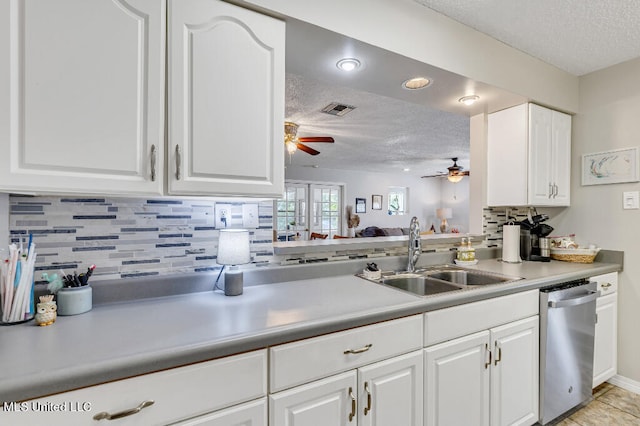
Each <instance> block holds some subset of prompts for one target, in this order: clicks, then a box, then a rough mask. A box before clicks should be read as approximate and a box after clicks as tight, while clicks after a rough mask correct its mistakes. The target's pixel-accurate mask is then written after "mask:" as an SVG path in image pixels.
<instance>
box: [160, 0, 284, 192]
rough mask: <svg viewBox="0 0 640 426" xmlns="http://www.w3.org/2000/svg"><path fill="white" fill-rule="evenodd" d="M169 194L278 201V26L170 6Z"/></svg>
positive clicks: (198, 3) (207, 0)
mask: <svg viewBox="0 0 640 426" xmlns="http://www.w3.org/2000/svg"><path fill="white" fill-rule="evenodd" d="M168 31H169V35H168V36H169V43H168V46H169V54H168V60H169V64H168V70H169V104H168V107H169V143H168V163H169V167H168V173H169V176H168V178H169V193H171V194H182V195H207V194H208V195H254V196H278V197H280V196H282V192H283V190H284V48H285V32H284V31H285V27H284V22H281V21H278V20H276V19H273V18H271V17H268V16H264V15H260V14H258V13H256V12H253V11H250V10H246V9H242V8H240V7H237V6H234V5H231V4H228V3H223V2H221V1H219V0H170V1H169V28H168Z"/></svg>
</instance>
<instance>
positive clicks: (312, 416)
mask: <svg viewBox="0 0 640 426" xmlns="http://www.w3.org/2000/svg"><path fill="white" fill-rule="evenodd" d="M269 403H270V410H269V411H270V421H269V424H270V425H271V426H346V425H359V426H368V425H371V426H373V425H403V426H421V425H422V424H423V418H422V412H423V360H422V351H421V350H418V351H414V352H411V353H409V354H405V355H401V356H397V357H394V358H392V359H388V360H384V361H381V362H377V363H374V364H370V365H367V366H363V367H361V368H358V369H356V370H351V371H347V372H345V373H341V374H338V375H335V376H331V377H328V378H325V379H321V380H316V381H314V382H311V383H308V384H305V385H300V386H296V387H294V388H292V389H288V390H285V391H281V392H276V393H274V394H272V395H270V397H269Z"/></svg>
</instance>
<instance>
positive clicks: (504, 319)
mask: <svg viewBox="0 0 640 426" xmlns="http://www.w3.org/2000/svg"><path fill="white" fill-rule="evenodd" d="M538 294H539V292H538V290H530V291H524V292H522V293H515V294H510V295H508V296H502V297H496V298H494V299H487V300H482V301H480V302H473V303H467V304H464V305H459V306H454V307H451V308H446V309H440V310H437V311H432V312H427V313H426V314H425V315H424V344H425V346H430V345H433V344H436V343H440V342H445V341H447V340H451V339H455V338H456V337H461V336H466V335H467V334H472V333H475V332H477V331H482V330H487V329H489V328H492V327H496V326H498V325H502V324H506V323H508V322H512V321H516V320H519V319H523V318H527V317H530V316H533V315H538V310H539V296H538Z"/></svg>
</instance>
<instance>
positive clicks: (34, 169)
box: [0, 0, 166, 194]
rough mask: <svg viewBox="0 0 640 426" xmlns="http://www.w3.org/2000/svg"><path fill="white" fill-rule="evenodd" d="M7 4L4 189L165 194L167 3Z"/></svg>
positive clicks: (0, 119) (0, 44)
mask: <svg viewBox="0 0 640 426" xmlns="http://www.w3.org/2000/svg"><path fill="white" fill-rule="evenodd" d="M1 3H2V4H1V5H0V16H1V18H0V22H2V25H1V26H2V28H3V31H2V32H1V33H0V57H2V60H1V61H0V99H1V100H0V148H1V152H2V155H0V190H11V191H37V192H45V191H49V192H57V193H73V192H84V193H103V194H104V193H119V194H125V193H127V194H136V193H144V194H151V193H161V191H162V180H163V176H162V173H161V170H162V168H163V159H164V121H163V120H164V63H165V62H164V49H165V48H164V46H165V14H166V10H165V3H164V2H163V1H162V0H95V1H91V2H87V1H85V0H51V1H37V0H23V1H16V0H12V1H3V2H1Z"/></svg>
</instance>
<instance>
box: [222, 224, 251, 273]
mask: <svg viewBox="0 0 640 426" xmlns="http://www.w3.org/2000/svg"><path fill="white" fill-rule="evenodd" d="M216 262H217V263H218V264H219V265H242V264H244V263H249V262H251V251H250V250H249V231H248V230H246V229H221V230H220V238H219V239H218V257H217V259H216Z"/></svg>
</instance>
